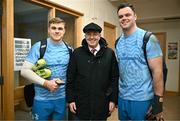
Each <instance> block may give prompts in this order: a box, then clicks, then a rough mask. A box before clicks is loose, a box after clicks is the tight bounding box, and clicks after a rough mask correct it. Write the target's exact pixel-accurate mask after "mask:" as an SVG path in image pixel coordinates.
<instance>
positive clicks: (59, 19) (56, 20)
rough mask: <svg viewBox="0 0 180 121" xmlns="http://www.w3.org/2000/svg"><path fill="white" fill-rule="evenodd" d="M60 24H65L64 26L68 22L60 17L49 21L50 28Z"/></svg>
mask: <svg viewBox="0 0 180 121" xmlns="http://www.w3.org/2000/svg"><path fill="white" fill-rule="evenodd" d="M58 23H64V26H65V25H66V22H65V21H64V20H63V19H61V18H59V17H55V18H52V19H50V20H49V22H48V26H50V25H51V24H58Z"/></svg>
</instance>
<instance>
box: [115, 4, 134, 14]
mask: <svg viewBox="0 0 180 121" xmlns="http://www.w3.org/2000/svg"><path fill="white" fill-rule="evenodd" d="M125 7H130V8H131V10H132V11H133V12H134V13H135V8H134V6H133V5H132V4H131V3H121V4H120V5H119V6H118V10H117V13H118V11H119V10H120V9H122V8H125Z"/></svg>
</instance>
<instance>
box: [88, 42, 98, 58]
mask: <svg viewBox="0 0 180 121" xmlns="http://www.w3.org/2000/svg"><path fill="white" fill-rule="evenodd" d="M93 49H96V51H95V52H94V55H96V53H97V52H98V51H99V50H100V45H99V44H98V45H97V46H96V47H95V48H91V47H89V50H90V51H91V52H92V50H93Z"/></svg>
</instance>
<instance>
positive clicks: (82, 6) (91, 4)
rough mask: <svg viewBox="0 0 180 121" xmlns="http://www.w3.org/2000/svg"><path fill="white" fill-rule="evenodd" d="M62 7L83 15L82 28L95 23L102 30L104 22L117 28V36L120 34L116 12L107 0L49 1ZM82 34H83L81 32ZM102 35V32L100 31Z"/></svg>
mask: <svg viewBox="0 0 180 121" xmlns="http://www.w3.org/2000/svg"><path fill="white" fill-rule="evenodd" d="M50 1H52V2H56V3H57V4H60V5H62V6H65V7H68V8H71V9H74V10H76V11H79V12H81V13H83V14H84V17H83V26H85V25H86V24H88V23H90V22H95V23H97V24H98V25H100V26H101V27H102V29H103V27H104V22H108V23H110V24H113V25H115V26H117V34H116V35H117V36H118V35H119V33H120V28H119V23H118V18H117V14H116V11H117V9H116V8H115V7H114V6H113V5H112V4H111V3H110V2H109V1H108V0H50ZM82 34H83V32H82ZM102 35H103V31H102Z"/></svg>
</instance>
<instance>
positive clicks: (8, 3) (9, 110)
mask: <svg viewBox="0 0 180 121" xmlns="http://www.w3.org/2000/svg"><path fill="white" fill-rule="evenodd" d="M2 3H3V15H2V76H3V79H4V84H3V86H2V112H1V115H2V120H12V119H14V71H13V70H14V51H13V50H14V41H13V40H14V39H13V38H14V1H13V0H3V1H2Z"/></svg>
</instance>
